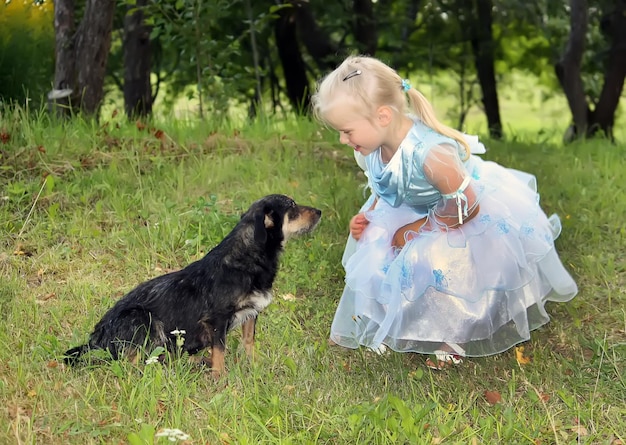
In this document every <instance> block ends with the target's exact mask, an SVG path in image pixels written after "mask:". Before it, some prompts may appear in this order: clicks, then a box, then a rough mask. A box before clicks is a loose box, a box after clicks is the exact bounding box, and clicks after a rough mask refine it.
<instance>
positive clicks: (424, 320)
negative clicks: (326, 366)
mask: <svg viewBox="0 0 626 445" xmlns="http://www.w3.org/2000/svg"><path fill="white" fill-rule="evenodd" d="M407 98H408V101H407ZM408 105H410V109H409V107H408ZM313 109H314V112H315V115H316V116H317V117H318V118H319V119H320V120H321V121H322V122H324V123H325V124H327V125H329V126H331V127H333V128H334V129H336V130H337V131H339V135H340V136H339V140H340V142H342V143H343V144H347V145H350V146H351V147H352V148H353V149H354V152H355V157H356V160H357V163H358V164H359V166H361V168H363V169H364V171H365V174H366V176H367V178H368V186H369V188H370V189H371V190H372V195H371V196H370V198H369V199H368V200H367V202H366V203H365V204H364V205H363V207H362V208H361V210H360V212H359V213H358V214H357V215H356V216H354V217H353V218H352V220H351V221H350V235H351V236H350V238H349V239H348V242H347V245H346V249H345V252H344V256H343V261H342V263H343V266H344V268H345V271H346V286H345V289H344V292H343V295H342V297H341V300H340V302H339V306H338V308H337V312H336V314H335V319H334V321H333V324H332V327H331V339H332V340H333V341H334V342H335V343H337V344H339V345H341V346H345V347H348V348H357V347H358V346H359V345H363V346H366V347H369V348H372V349H374V350H376V351H384V350H385V349H386V347H389V348H391V349H393V350H395V351H400V352H419V353H424V354H433V355H434V356H435V360H434V361H433V360H431V359H429V360H428V361H427V363H428V365H429V366H431V367H435V368H438V369H440V368H441V367H443V366H446V365H447V364H450V363H460V362H461V357H463V356H485V355H490V354H496V353H499V352H502V351H505V350H506V349H508V348H510V347H512V346H514V345H516V344H518V343H520V342H523V341H526V340H528V339H529V338H530V331H531V330H533V329H537V328H538V327H540V326H542V325H543V324H545V323H547V322H548V321H549V319H550V317H549V316H548V313H547V312H546V310H545V308H544V306H545V304H546V302H547V301H561V302H563V301H568V300H570V299H572V298H573V297H574V296H575V295H576V293H577V287H576V283H575V282H574V281H573V280H572V278H571V276H570V275H569V274H568V272H567V271H566V270H565V269H564V267H563V265H562V264H561V261H560V259H559V257H558V255H557V252H556V250H555V247H554V240H555V239H556V238H557V237H558V235H559V233H560V231H561V225H560V221H559V218H558V216H556V215H552V216H551V217H550V218H548V217H547V216H546V214H545V213H544V212H543V211H542V210H541V208H540V207H539V195H538V194H537V190H536V180H535V177H534V176H533V175H530V174H528V173H524V172H521V171H517V170H512V169H507V168H504V167H502V166H500V165H498V164H496V163H494V162H489V161H484V160H482V159H481V158H479V157H478V156H476V155H475V154H481V153H484V152H485V149H484V146H483V145H482V144H481V143H479V142H478V138H477V137H475V136H468V135H464V134H462V133H460V132H458V131H456V130H454V129H452V128H449V127H447V126H445V125H443V124H442V123H440V122H439V121H438V120H437V118H436V117H435V114H434V112H433V108H432V106H431V105H430V103H429V102H428V101H427V100H426V98H425V97H424V96H423V95H422V94H421V93H420V92H419V91H417V90H416V89H414V88H411V86H410V85H409V83H408V81H407V80H403V79H402V78H401V77H400V76H399V75H398V74H397V73H396V72H395V71H394V70H393V69H391V68H390V67H389V66H387V65H385V64H384V63H382V62H380V61H379V60H377V59H374V58H370V57H355V56H351V57H348V58H347V59H346V60H345V61H344V62H343V63H342V64H341V65H340V66H339V67H338V68H337V69H335V70H334V71H333V72H331V73H330V74H329V75H328V76H326V77H325V78H324V79H322V80H321V82H320V83H319V85H318V88H317V91H316V93H315V94H314V96H313ZM409 110H410V112H411V113H412V114H409Z"/></svg>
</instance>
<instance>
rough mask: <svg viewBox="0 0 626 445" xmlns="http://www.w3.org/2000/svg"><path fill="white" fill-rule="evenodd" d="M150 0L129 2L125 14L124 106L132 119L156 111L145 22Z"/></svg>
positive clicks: (149, 46)
mask: <svg viewBox="0 0 626 445" xmlns="http://www.w3.org/2000/svg"><path fill="white" fill-rule="evenodd" d="M147 3H148V0H136V4H135V5H128V10H127V13H126V16H125V17H124V86H123V89H124V108H125V111H126V115H127V116H128V118H129V119H132V118H135V117H145V116H149V115H150V114H152V99H153V98H152V86H151V83H150V72H151V68H152V65H151V53H152V48H151V46H152V45H151V42H150V31H151V30H150V27H149V26H147V25H146V23H145V21H144V9H145V7H146V5H147Z"/></svg>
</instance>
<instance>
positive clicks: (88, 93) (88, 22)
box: [76, 0, 115, 116]
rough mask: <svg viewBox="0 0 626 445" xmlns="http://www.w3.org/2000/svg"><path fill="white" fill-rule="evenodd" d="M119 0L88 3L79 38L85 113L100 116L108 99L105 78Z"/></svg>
mask: <svg viewBox="0 0 626 445" xmlns="http://www.w3.org/2000/svg"><path fill="white" fill-rule="evenodd" d="M114 9H115V0H87V2H86V5H85V15H84V16H83V19H82V21H81V23H80V26H79V29H78V33H77V35H76V37H77V39H76V66H77V68H78V74H77V79H76V80H77V93H78V94H79V95H80V104H81V110H82V111H83V112H84V113H85V114H87V115H91V116H95V115H97V113H98V111H99V110H100V106H101V105H102V99H103V98H104V76H105V74H106V65H107V61H108V59H109V50H110V49H111V30H112V28H113V12H114Z"/></svg>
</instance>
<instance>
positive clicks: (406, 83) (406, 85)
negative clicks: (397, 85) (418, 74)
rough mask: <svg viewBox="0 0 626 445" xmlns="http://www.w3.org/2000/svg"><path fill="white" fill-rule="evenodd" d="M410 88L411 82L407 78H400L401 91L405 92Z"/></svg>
mask: <svg viewBox="0 0 626 445" xmlns="http://www.w3.org/2000/svg"><path fill="white" fill-rule="evenodd" d="M410 89H411V82H409V81H408V79H402V91H404V92H405V93H406V92H407V91H409V90H410Z"/></svg>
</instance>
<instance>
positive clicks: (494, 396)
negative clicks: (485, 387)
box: [484, 391, 502, 405]
mask: <svg viewBox="0 0 626 445" xmlns="http://www.w3.org/2000/svg"><path fill="white" fill-rule="evenodd" d="M484 396H485V400H487V403H489V404H490V405H495V404H496V403H500V402H501V401H502V396H501V395H500V393H499V392H498V391H485V394H484Z"/></svg>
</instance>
